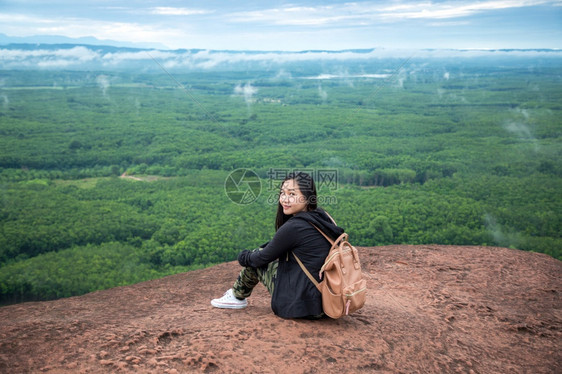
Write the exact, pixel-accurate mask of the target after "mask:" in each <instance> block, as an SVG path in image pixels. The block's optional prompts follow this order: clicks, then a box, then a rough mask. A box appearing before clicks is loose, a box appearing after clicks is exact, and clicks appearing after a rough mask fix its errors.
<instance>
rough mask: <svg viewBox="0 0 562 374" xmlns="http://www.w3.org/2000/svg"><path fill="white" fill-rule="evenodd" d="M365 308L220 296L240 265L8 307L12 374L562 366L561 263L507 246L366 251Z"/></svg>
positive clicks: (7, 357) (5, 319)
mask: <svg viewBox="0 0 562 374" xmlns="http://www.w3.org/2000/svg"><path fill="white" fill-rule="evenodd" d="M360 254H361V258H362V261H363V267H364V272H365V274H366V276H367V277H368V279H369V281H368V286H369V295H368V298H367V304H366V306H365V307H364V308H363V309H362V310H361V311H359V312H357V313H356V314H355V315H353V316H348V317H345V318H343V319H340V320H320V321H305V320H284V319H281V318H278V317H276V316H275V315H274V314H273V313H272V312H271V309H270V307H269V296H268V294H267V292H266V291H265V289H264V288H263V286H261V285H260V286H258V288H257V289H256V291H255V292H254V295H252V297H251V298H250V299H249V302H250V305H249V307H248V308H246V309H244V310H219V309H214V308H212V307H211V305H210V304H209V301H210V299H211V298H213V297H219V296H221V295H222V293H223V292H224V291H225V290H226V289H227V288H229V287H230V286H231V283H232V280H233V279H234V278H235V277H236V275H237V274H238V271H239V267H238V265H237V263H235V262H230V263H226V264H222V265H218V266H214V267H212V268H208V269H204V270H200V271H194V272H190V273H184V274H178V275H174V276H169V277H166V278H163V279H158V280H154V281H149V282H144V283H140V284H136V285H132V286H127V287H118V288H113V289H110V290H105V291H99V292H94V293H91V294H87V295H83V296H79V297H72V298H68V299H61V300H56V301H49V302H33V303H24V304H19V305H11V306H5V307H2V308H0V372H2V373H28V372H49V373H107V372H123V373H133V372H134V373H154V372H157V373H184V372H192V371H194V372H217V373H241V372H245V373H335V372H341V373H358V372H380V373H414V372H422V373H456V372H458V373H485V374H489V373H561V372H562V354H561V352H562V349H561V348H562V344H561V343H562V301H561V292H562V282H561V276H562V262H560V261H557V260H555V259H553V258H550V257H548V256H546V255H542V254H536V253H528V252H522V251H517V250H510V249H505V248H492V247H454V246H437V245H431V246H402V245H400V246H385V247H373V248H360Z"/></svg>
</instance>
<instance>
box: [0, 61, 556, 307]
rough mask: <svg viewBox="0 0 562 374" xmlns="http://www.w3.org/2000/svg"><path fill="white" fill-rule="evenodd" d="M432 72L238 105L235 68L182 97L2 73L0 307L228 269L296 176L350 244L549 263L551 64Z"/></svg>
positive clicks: (70, 76)
mask: <svg viewBox="0 0 562 374" xmlns="http://www.w3.org/2000/svg"><path fill="white" fill-rule="evenodd" d="M446 64H447V62H446V61H445V62H441V65H437V66H433V68H431V69H430V68H428V67H426V65H423V64H420V65H419V66H417V67H416V68H417V70H416V69H412V73H411V74H410V75H409V76H407V77H406V78H404V79H401V80H400V82H397V81H392V80H389V81H386V82H380V81H377V79H375V78H362V79H355V80H353V81H351V80H350V79H345V80H330V79H327V80H320V81H311V80H309V79H304V78H287V79H280V78H278V77H276V76H275V74H273V73H272V72H268V71H263V72H256V74H255V76H256V77H261V78H258V79H252V81H251V84H252V85H253V87H255V92H254V94H253V95H252V97H250V98H248V97H243V96H240V95H236V94H235V93H234V87H236V86H237V85H240V83H241V80H247V79H249V78H248V75H247V73H242V72H238V73H236V72H232V73H228V74H227V73H223V74H220V75H219V74H213V73H208V74H180V75H178V76H177V79H178V80H179V81H181V82H182V84H184V86H185V87H188V89H189V93H190V95H186V92H185V91H184V90H183V89H180V88H178V87H176V86H175V85H174V83H173V82H171V81H170V78H169V76H167V75H165V74H162V75H158V74H146V75H142V74H137V75H132V74H130V73H129V74H125V73H107V72H99V73H96V72H83V73H81V72H48V71H42V72H18V71H6V72H3V76H4V78H3V79H4V80H3V86H2V87H0V91H1V92H0V95H2V97H3V98H4V101H3V104H2V103H0V135H1V136H0V183H1V187H2V188H1V192H2V194H1V199H2V200H1V201H2V204H1V210H0V302H19V301H24V300H34V299H50V298H56V297H65V296H70V295H77V294H81V293H85V292H90V291H93V290H97V289H101V288H107V287H113V286H117V285H123V284H130V283H133V282H139V281H142V280H146V279H150V278H154V277H160V276H164V275H167V274H172V273H176V272H180V271H186V270H190V269H194V268H198V267H202V266H209V265H212V264H216V263H220V262H224V261H230V260H233V259H235V258H236V254H237V253H238V251H239V250H241V249H243V248H254V247H257V246H258V245H260V244H263V243H264V242H266V241H268V240H269V239H270V237H271V236H272V235H273V233H274V226H273V220H274V218H273V217H274V214H275V209H276V206H275V201H276V193H277V185H278V182H279V179H280V177H282V175H283V173H285V172H287V171H290V170H295V169H298V170H305V171H309V172H311V173H313V175H314V176H315V177H316V179H317V183H318V185H319V188H320V196H321V201H320V203H321V205H322V206H324V207H325V208H326V209H327V210H328V211H330V212H331V213H332V215H333V216H334V217H335V218H336V220H337V221H338V223H339V224H340V225H341V226H343V227H344V228H345V229H346V230H347V231H348V232H349V234H350V237H351V240H352V242H353V243H354V244H356V245H360V246H376V245H385V244H393V243H411V244H422V243H441V244H459V245H471V244H473V245H498V246H505V247H512V248H519V249H523V250H529V251H538V252H543V253H546V254H549V255H551V256H554V257H556V258H562V237H561V233H562V225H561V222H562V196H561V192H560V191H562V164H561V163H560V162H559V160H560V157H561V156H562V143H561V139H562V120H561V118H562V115H561V113H560V111H561V104H560V103H562V92H561V91H560V89H559V87H560V83H561V82H560V69H559V68H557V67H549V66H544V67H541V68H540V69H535V70H533V71H529V69H527V68H518V67H505V68H497V67H494V68H492V67H482V66H473V67H471V65H470V62H467V66H466V68H465V69H464V70H462V69H460V70H456V71H455V70H453V73H451V74H450V75H447V78H444V77H443V74H442V73H441V74H437V73H436V72H440V71H443V70H444V69H447V65H446ZM303 69H305V68H303ZM414 72H415V73H414ZM301 73H302V72H301ZM100 74H106V75H107V76H108V77H109V78H110V79H109V81H110V82H111V85H110V86H109V87H106V88H105V89H104V90H102V89H100V87H99V86H97V84H96V83H95V82H96V77H97V76H98V75H100ZM303 75H304V73H303ZM194 99H195V100H194ZM238 168H247V169H250V170H252V171H254V172H255V173H257V175H258V176H259V177H260V180H261V183H262V185H261V194H260V195H259V197H258V198H257V200H256V201H254V202H252V203H250V204H237V203H235V202H233V201H232V200H231V199H229V196H228V195H227V193H226V192H225V181H226V179H227V177H228V175H229V173H230V172H232V171H233V170H235V169H238ZM241 188H244V186H243V185H242V186H241Z"/></svg>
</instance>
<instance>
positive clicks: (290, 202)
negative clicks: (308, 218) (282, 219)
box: [279, 179, 307, 216]
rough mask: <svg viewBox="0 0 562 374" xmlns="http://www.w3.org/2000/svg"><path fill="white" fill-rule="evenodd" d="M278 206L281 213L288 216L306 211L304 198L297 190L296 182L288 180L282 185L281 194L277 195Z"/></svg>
mask: <svg viewBox="0 0 562 374" xmlns="http://www.w3.org/2000/svg"><path fill="white" fill-rule="evenodd" d="M279 204H281V206H282V207H283V213H284V214H286V215H288V216H292V215H293V214H297V213H299V212H303V211H305V210H306V206H307V201H306V197H304V195H303V194H302V192H301V190H300V189H299V185H298V183H297V181H295V180H294V179H289V180H286V181H285V182H284V183H283V185H282V186H281V193H280V194H279Z"/></svg>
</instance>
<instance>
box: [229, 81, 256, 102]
mask: <svg viewBox="0 0 562 374" xmlns="http://www.w3.org/2000/svg"><path fill="white" fill-rule="evenodd" d="M257 93H258V89H257V88H256V87H254V86H252V85H251V84H250V83H246V84H245V85H244V86H242V85H240V84H239V85H237V86H236V87H234V94H235V95H238V96H243V97H244V101H245V102H246V104H247V105H250V104H252V103H253V102H254V99H253V96H254V95H255V94H257Z"/></svg>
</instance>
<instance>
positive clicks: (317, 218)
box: [211, 173, 344, 318]
mask: <svg viewBox="0 0 562 374" xmlns="http://www.w3.org/2000/svg"><path fill="white" fill-rule="evenodd" d="M312 224H313V225H315V226H316V227H318V228H319V229H320V230H322V231H323V232H324V233H325V234H326V235H328V236H329V237H331V238H332V239H337V238H338V237H339V236H340V235H341V234H342V233H343V232H344V230H343V229H342V228H341V227H338V226H337V225H336V224H335V222H334V221H333V220H332V218H331V217H330V216H329V215H328V214H327V213H326V212H325V211H324V210H322V209H321V208H318V207H317V195H316V186H315V184H314V180H313V179H312V177H311V176H310V175H308V174H306V173H293V174H290V175H289V176H288V177H287V178H285V180H284V181H283V183H282V185H281V191H280V193H279V204H278V206H277V217H276V221H275V229H276V233H275V235H274V237H273V239H272V240H271V241H270V242H268V243H266V244H264V245H263V246H262V247H260V248H258V249H255V250H253V251H249V250H244V251H242V252H240V254H239V255H238V262H239V263H240V265H241V266H243V267H244V269H242V271H241V272H240V275H239V276H238V279H237V280H236V282H235V283H234V286H233V287H232V288H231V289H229V290H228V291H226V293H225V294H224V296H223V297H221V298H219V299H214V300H212V301H211V304H212V305H213V306H214V307H217V308H227V309H242V308H245V307H246V306H247V305H248V302H247V300H246V298H247V297H249V296H250V294H251V293H252V290H253V288H254V287H255V286H256V285H257V284H258V283H259V282H262V283H263V284H264V285H265V287H266V288H267V290H268V291H269V293H270V294H271V296H272V298H271V308H272V309H273V312H274V313H275V314H276V315H278V316H280V317H283V318H318V317H321V316H322V315H323V311H322V295H321V294H320V291H318V289H317V288H316V286H314V284H313V283H312V282H311V281H310V279H308V277H307V276H306V274H305V273H304V272H303V270H302V269H301V268H300V266H299V264H298V263H297V261H296V260H295V257H294V256H293V255H292V254H293V253H294V254H296V255H297V256H298V257H299V259H300V260H301V261H302V262H303V264H304V265H305V266H306V268H307V269H308V271H309V272H310V273H312V274H313V276H314V277H315V278H316V280H318V281H320V279H319V276H318V273H319V271H320V268H321V267H322V265H323V263H324V260H325V259H326V256H327V255H328V252H329V251H330V246H331V245H330V243H329V242H328V241H327V240H326V238H324V237H323V236H322V234H321V233H320V232H319V231H318V230H317V229H316V228H314V226H312Z"/></svg>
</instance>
